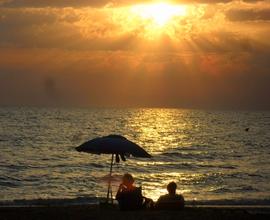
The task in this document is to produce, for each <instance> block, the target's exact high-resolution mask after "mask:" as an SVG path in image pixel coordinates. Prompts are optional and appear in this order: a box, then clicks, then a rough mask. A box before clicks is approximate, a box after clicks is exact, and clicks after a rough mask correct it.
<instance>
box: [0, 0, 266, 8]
mask: <svg viewBox="0 0 270 220" xmlns="http://www.w3.org/2000/svg"><path fill="white" fill-rule="evenodd" d="M260 1H262V0H244V1H243V2H249V3H254V2H260ZM149 2H150V3H151V2H155V0H137V1H135V0H54V1H47V0H0V6H2V7H104V6H123V5H130V4H139V3H149ZM172 2H174V3H184V4H194V3H198V4H204V3H207V4H215V3H229V2H233V0H175V1H172Z"/></svg>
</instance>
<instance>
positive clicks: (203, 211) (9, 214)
mask: <svg viewBox="0 0 270 220" xmlns="http://www.w3.org/2000/svg"><path fill="white" fill-rule="evenodd" d="M269 217H270V209H269V207H268V208H266V207H233V206H231V207H186V208H185V209H184V210H182V211H157V210H147V211H146V210H143V211H133V212H131V211H130V212H121V211H119V210H118V208H117V207H116V206H115V207H111V208H108V207H100V206H99V205H73V206H42V207H30V206H28V207H0V219H1V220H8V219H22V220H23V219H27V220H30V219H41V220H42V219H44V220H45V219H59V220H60V219H78V220H80V219H95V220H96V219H101V220H102V219H111V220H113V219H117V220H121V219H129V220H144V219H158V220H159V219H160V220H161V219H162V220H164V219H166V220H170V219H182V220H183V219H188V220H193V219H194V220H195V219H196V220H198V219H205V220H211V219H218V220H225V219H237V220H241V219H269Z"/></svg>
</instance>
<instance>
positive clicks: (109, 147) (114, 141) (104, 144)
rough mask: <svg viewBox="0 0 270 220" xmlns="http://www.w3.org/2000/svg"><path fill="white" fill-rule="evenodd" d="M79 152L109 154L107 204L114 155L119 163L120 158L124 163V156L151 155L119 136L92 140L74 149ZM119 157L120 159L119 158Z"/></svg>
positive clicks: (110, 191) (110, 193)
mask: <svg viewBox="0 0 270 220" xmlns="http://www.w3.org/2000/svg"><path fill="white" fill-rule="evenodd" d="M76 150H77V151H79V152H86V153H92V154H111V155H112V159H111V166H110V173H109V181H108V191H107V202H109V195H111V201H112V202H113V199H112V188H111V176H112V166H113V161H114V155H116V162H118V163H119V162H120V157H121V159H122V160H123V161H126V159H125V156H130V155H132V156H134V157H143V158H150V157H151V155H150V154H148V153H147V152H146V151H145V150H144V149H143V148H141V147H140V146H139V145H137V144H135V143H133V142H132V141H130V140H128V139H126V138H125V137H123V136H121V135H108V136H105V137H100V138H94V139H92V140H90V141H87V142H85V143H83V144H82V145H80V146H79V147H76ZM119 156H120V157H119Z"/></svg>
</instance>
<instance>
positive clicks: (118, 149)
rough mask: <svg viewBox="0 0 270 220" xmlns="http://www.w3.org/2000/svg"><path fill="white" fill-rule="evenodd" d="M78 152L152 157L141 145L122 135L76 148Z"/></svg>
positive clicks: (97, 140)
mask: <svg viewBox="0 0 270 220" xmlns="http://www.w3.org/2000/svg"><path fill="white" fill-rule="evenodd" d="M76 150H77V151H79V152H87V153H92V154H119V155H126V156H129V155H132V156H134V157H145V158H150V157H151V155H150V154H148V153H147V152H146V151H145V150H144V149H143V148H141V147H140V146H139V145H137V144H135V143H133V142H132V141H130V140H128V139H126V138H125V137H123V136H121V135H108V136H105V137H100V138H95V139H92V140H90V141H87V142H85V143H83V144H82V145H80V146H79V147H76Z"/></svg>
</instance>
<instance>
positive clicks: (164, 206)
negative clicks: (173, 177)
mask: <svg viewBox="0 0 270 220" xmlns="http://www.w3.org/2000/svg"><path fill="white" fill-rule="evenodd" d="M176 188H177V185H176V183H175V182H170V183H169V184H168V185H167V191H168V194H166V195H163V196H160V197H159V199H158V201H157V202H156V204H155V208H156V209H159V210H181V209H183V208H184V206H185V200H184V197H183V196H182V195H180V194H176Z"/></svg>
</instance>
